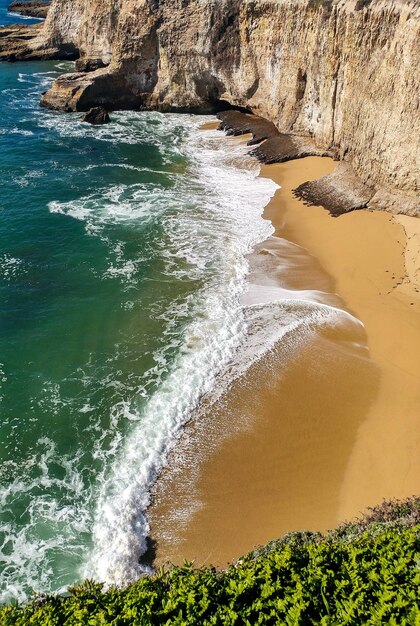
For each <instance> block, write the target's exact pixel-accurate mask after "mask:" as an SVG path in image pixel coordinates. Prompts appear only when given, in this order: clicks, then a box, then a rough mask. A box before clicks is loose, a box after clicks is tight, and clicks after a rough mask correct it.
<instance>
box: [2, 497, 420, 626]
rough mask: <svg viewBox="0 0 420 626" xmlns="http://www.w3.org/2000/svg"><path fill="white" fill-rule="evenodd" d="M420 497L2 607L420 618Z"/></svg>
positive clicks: (230, 618)
mask: <svg viewBox="0 0 420 626" xmlns="http://www.w3.org/2000/svg"><path fill="white" fill-rule="evenodd" d="M419 506H420V499H419V498H412V499H410V500H408V501H406V502H405V503H384V505H382V506H381V507H378V508H377V509H373V511H371V512H370V513H369V514H368V515H367V516H366V517H364V518H363V519H361V520H358V521H357V522H355V523H352V524H346V525H344V526H341V527H339V528H338V529H336V530H335V531H332V532H331V533H329V534H328V535H326V536H321V535H320V534H317V533H293V534H290V535H287V536H286V537H284V538H283V539H281V540H279V541H277V542H272V543H270V544H268V545H267V546H265V547H263V548H260V549H258V550H255V551H253V552H251V553H250V554H248V555H247V556H245V557H244V558H242V559H240V560H239V561H238V562H237V563H236V564H234V565H232V566H230V567H229V569H228V570H226V571H217V570H216V569H214V568H201V569H194V567H193V565H192V564H190V563H186V564H185V565H184V566H182V567H174V568H171V569H169V570H160V571H158V572H157V574H156V575H155V576H148V577H144V578H141V579H140V580H139V581H137V582H136V583H134V584H132V585H130V586H129V587H126V588H123V589H118V588H111V589H108V590H104V589H103V587H102V585H101V584H97V583H93V582H91V581H86V582H85V583H84V584H82V585H80V586H77V587H74V588H72V589H70V593H69V595H68V596H66V597H62V596H52V597H39V598H36V599H35V600H34V601H33V602H32V603H30V604H27V605H23V606H8V607H4V608H3V609H1V610H0V623H1V624H2V625H5V626H6V625H12V624H13V625H22V626H23V625H25V626H27V625H30V624H36V625H37V626H47V625H48V626H56V625H57V626H58V625H60V626H76V625H77V626H79V625H84V624H86V625H90V626H94V625H103V624H112V625H114V626H126V625H127V626H128V625H136V626H137V625H138V626H146V625H151V624H156V625H162V624H163V625H165V624H177V625H184V624H185V625H187V624H191V625H201V624H203V625H204V624H206V625H207V624H209V625H210V624H214V625H219V624H220V625H231V624H232V625H233V624H237V625H239V624H241V625H242V624H243V625H247V626H254V625H257V624H284V625H286V626H295V625H302V626H303V625H310V624H321V625H324V626H327V625H331V626H332V625H337V624H352V625H353V624H369V625H370V624H371V625H378V626H380V625H381V626H382V625H384V624H390V625H395V626H404V625H410V626H416V625H418V624H420V608H419V604H418V591H419V584H420V550H419V544H420V542H419V536H420V524H419Z"/></svg>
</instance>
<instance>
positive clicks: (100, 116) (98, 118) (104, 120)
mask: <svg viewBox="0 0 420 626" xmlns="http://www.w3.org/2000/svg"><path fill="white" fill-rule="evenodd" d="M110 121H111V119H110V117H109V113H108V111H107V110H106V109H104V107H93V109H89V111H88V112H87V113H85V115H84V116H83V117H82V122H87V123H88V124H93V125H95V126H97V125H99V124H109V122H110Z"/></svg>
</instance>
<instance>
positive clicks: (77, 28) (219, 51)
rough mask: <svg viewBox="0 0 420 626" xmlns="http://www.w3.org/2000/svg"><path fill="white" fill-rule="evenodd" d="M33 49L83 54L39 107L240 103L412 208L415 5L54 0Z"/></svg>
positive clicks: (419, 178) (379, 201) (418, 110)
mask: <svg viewBox="0 0 420 626" xmlns="http://www.w3.org/2000/svg"><path fill="white" fill-rule="evenodd" d="M31 46H32V47H33V48H36V49H37V50H42V49H58V50H62V51H63V52H65V53H67V55H68V52H69V50H76V51H77V54H78V55H79V57H80V58H79V60H78V61H77V63H76V69H77V70H78V71H77V72H76V73H73V74H66V75H63V76H61V77H60V78H59V79H58V80H57V81H56V82H55V83H54V85H53V87H52V88H51V89H50V90H49V91H48V92H47V93H46V94H45V96H44V97H43V104H44V105H45V106H48V107H52V108H58V109H64V110H71V111H85V110H87V109H89V108H90V107H92V106H97V105H103V106H105V107H107V108H109V109H121V108H135V109H138V108H157V109H159V110H162V111H169V110H172V111H173V110H175V111H186V110H188V111H196V112H208V111H214V110H217V109H223V108H224V107H225V108H226V106H227V105H233V106H235V107H244V108H246V109H247V110H248V111H250V112H252V113H254V114H257V115H259V116H261V117H264V118H266V119H267V120H270V121H272V122H273V123H274V124H275V126H276V127H277V129H278V130H279V131H280V132H281V133H285V134H288V135H291V136H292V137H301V138H305V140H311V141H312V142H313V144H314V146H315V147H316V148H317V149H318V150H321V151H325V152H331V153H333V154H334V155H335V156H336V157H337V158H338V159H340V160H342V161H345V162H346V168H347V169H349V170H352V171H351V172H350V174H349V175H351V176H353V175H354V173H355V174H356V175H357V177H358V178H359V179H360V180H361V181H362V183H363V184H364V186H365V190H366V194H367V196H366V197H368V203H367V204H368V205H369V206H370V207H372V208H382V209H387V210H391V211H395V212H404V213H407V214H411V215H416V214H420V199H419V192H420V164H419V159H420V157H419V152H420V151H419V137H420V73H419V71H418V67H419V65H420V0H91V1H90V2H89V3H87V2H85V0H53V2H52V5H51V8H50V11H49V14H48V18H47V20H46V22H45V25H44V28H43V30H42V32H41V34H40V35H38V36H37V37H36V38H35V39H34V40H33V41H32V43H31ZM338 183H339V181H338Z"/></svg>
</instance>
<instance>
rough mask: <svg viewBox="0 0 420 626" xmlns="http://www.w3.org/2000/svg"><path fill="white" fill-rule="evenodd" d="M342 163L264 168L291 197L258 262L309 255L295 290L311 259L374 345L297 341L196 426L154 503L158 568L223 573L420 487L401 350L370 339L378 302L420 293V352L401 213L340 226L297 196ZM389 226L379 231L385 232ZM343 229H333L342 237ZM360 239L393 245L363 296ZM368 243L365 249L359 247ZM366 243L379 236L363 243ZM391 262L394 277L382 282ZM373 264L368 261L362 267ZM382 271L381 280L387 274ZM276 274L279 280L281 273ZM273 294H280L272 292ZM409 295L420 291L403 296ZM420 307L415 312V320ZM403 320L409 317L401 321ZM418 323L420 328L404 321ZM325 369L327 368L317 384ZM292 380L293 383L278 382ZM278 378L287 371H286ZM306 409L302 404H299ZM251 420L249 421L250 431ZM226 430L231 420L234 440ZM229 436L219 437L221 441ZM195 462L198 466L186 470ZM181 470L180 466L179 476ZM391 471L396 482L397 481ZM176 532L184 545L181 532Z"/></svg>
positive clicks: (340, 333)
mask: <svg viewBox="0 0 420 626" xmlns="http://www.w3.org/2000/svg"><path fill="white" fill-rule="evenodd" d="M243 139H244V137H242V138H241V140H243ZM334 168H335V163H333V162H332V161H331V160H330V159H323V158H320V157H308V158H305V159H300V160H299V161H290V162H288V163H284V164H278V165H277V164H276V165H266V166H263V167H262V170H261V173H260V176H265V177H268V178H272V179H273V180H274V181H275V182H277V183H278V184H281V185H282V188H281V189H280V190H278V191H277V193H276V194H275V196H274V198H273V199H272V200H271V202H270V203H269V205H268V206H267V207H266V208H265V211H264V217H265V218H267V219H270V220H271V222H272V223H273V225H274V227H275V229H276V233H275V235H274V237H271V238H270V239H269V240H267V241H265V242H264V243H263V244H261V245H260V246H258V247H257V250H256V251H255V253H254V254H253V255H252V256H253V257H254V261H255V259H256V258H258V255H259V253H261V252H262V254H263V255H266V256H267V254H268V255H273V253H274V256H275V248H276V244H277V243H278V237H279V236H280V237H284V238H285V239H286V240H288V242H289V243H292V244H297V245H298V246H301V247H302V248H303V249H306V251H308V252H309V253H310V254H308V257H307V258H306V267H305V271H304V274H305V276H304V277H303V276H302V267H299V268H297V270H296V272H295V273H294V275H293V276H289V278H288V283H289V284H288V285H287V287H288V288H291V289H292V290H293V289H296V290H299V288H302V286H303V283H304V288H305V289H308V283H307V281H308V270H309V268H308V265H307V263H308V259H311V262H310V263H309V265H310V266H311V267H310V271H309V278H310V279H311V278H314V279H315V276H316V279H315V283H314V285H317V284H318V286H319V287H320V289H321V291H322V290H324V291H325V288H326V289H327V291H329V292H330V294H331V295H333V294H334V292H338V293H339V295H340V296H341V297H342V298H343V299H344V302H345V304H342V305H339V307H338V308H343V309H344V310H346V309H347V310H348V311H349V312H350V313H353V314H355V315H356V316H357V317H359V318H361V320H362V322H363V323H365V320H364V317H365V313H369V314H370V315H368V322H367V324H365V327H366V331H367V338H366V337H363V336H361V335H360V334H359V335H358V336H357V334H358V333H357V332H356V335H355V334H354V332H355V329H354V328H353V329H352V330H349V328H345V329H343V328H341V329H340V328H339V329H333V328H330V329H328V330H327V331H326V332H320V333H315V335H314V336H312V337H311V338H310V339H309V340H308V339H307V341H306V343H305V341H303V343H301V345H298V346H296V345H295V346H294V347H293V346H292V347H289V348H290V349H288V347H287V339H286V341H283V343H282V342H280V343H279V344H278V349H277V350H273V351H272V352H271V353H270V354H268V355H266V356H265V357H264V358H263V359H261V362H260V363H259V364H258V366H256V367H253V368H252V371H251V372H248V373H247V375H246V376H244V378H243V380H242V381H241V383H239V384H238V385H233V390H232V389H231V390H230V392H229V393H228V394H226V397H225V398H224V400H223V402H222V403H221V405H220V406H219V407H217V410H216V411H214V407H213V409H212V411H210V413H211V412H212V415H211V418H210V416H209V415H206V411H204V416H203V415H202V414H200V423H194V424H192V425H189V426H188V427H187V429H186V430H187V432H186V434H185V436H184V437H181V442H180V443H179V446H180V448H179V449H178V450H177V452H176V453H175V454H174V457H176V461H175V460H174V457H172V458H171V461H170V468H169V469H167V470H165V471H164V473H163V475H162V477H161V478H159V479H158V483H157V485H156V488H155V490H154V499H155V503H154V504H153V505H152V507H151V510H150V514H151V524H152V537H153V539H154V540H155V541H156V542H157V558H156V562H157V564H158V565H160V564H162V563H163V562H165V561H167V560H169V561H171V562H174V563H179V562H182V560H183V559H184V558H188V559H196V560H197V563H198V564H199V565H201V564H202V563H212V564H215V565H221V566H223V565H226V563H227V562H228V561H231V560H232V559H235V558H237V557H239V556H240V555H241V554H243V553H245V552H247V551H248V550H250V549H251V548H252V547H253V546H254V545H256V544H262V543H265V542H266V541H268V540H270V539H273V538H276V537H278V536H280V535H282V534H284V533H285V532H289V531H295V530H301V529H303V528H305V529H310V530H320V531H325V530H327V528H331V527H333V526H334V525H336V524H337V523H339V522H342V521H344V520H345V519H348V518H350V517H354V515H357V513H358V512H359V511H361V510H362V509H364V508H366V506H370V505H374V504H375V503H377V502H378V501H380V500H381V498H384V497H404V496H408V495H412V493H414V492H415V491H416V486H415V476H416V468H415V458H414V450H413V447H412V440H413V436H414V432H413V428H415V426H416V424H415V421H416V420H415V419H414V418H415V415H413V414H412V413H410V415H408V416H407V420H408V422H409V423H410V426H411V428H409V429H407V423H406V424H403V426H402V427H401V428H400V429H398V428H397V426H396V424H395V422H394V423H392V420H390V415H389V413H390V411H392V408H391V407H392V404H391V405H390V404H389V397H388V396H389V394H386V393H385V396H384V389H385V390H386V389H389V388H393V387H394V385H393V373H392V372H390V371H389V368H387V366H386V361H387V359H389V354H388V356H383V358H382V359H381V358H380V357H381V350H380V348H379V346H377V344H378V343H379V344H380V343H381V332H379V333H376V335H375V333H373V336H372V332H371V326H372V315H373V322H374V320H375V315H378V307H380V306H382V305H383V303H382V301H381V298H383V297H385V298H387V297H388V298H389V299H391V301H392V303H394V300H395V298H396V297H397V299H401V298H403V300H404V298H407V297H408V298H410V299H411V298H413V297H415V298H416V299H417V302H416V303H415V305H411V304H408V303H407V302H406V301H404V302H401V305H402V307H403V311H404V313H401V314H402V316H403V318H404V328H405V329H406V340H407V342H408V343H410V342H411V344H412V345H419V344H418V343H417V344H416V343H415V342H416V337H417V333H416V331H415V328H416V324H415V321H414V320H415V319H417V321H419V317H417V316H418V315H419V313H420V301H419V294H418V292H416V291H415V289H416V287H413V288H412V289H411V288H409V285H410V283H409V282H407V280H404V275H405V274H404V267H403V266H405V262H404V263H403V261H402V259H403V257H402V247H403V244H401V243H400V241H401V238H402V237H403V236H404V230H403V228H402V226H400V225H399V224H397V223H396V222H395V223H394V221H393V219H394V218H392V216H390V215H389V214H385V213H380V212H374V213H373V212H370V211H359V212H354V213H350V214H348V215H344V216H342V217H341V218H339V220H336V219H334V218H331V216H329V215H328V213H327V212H326V211H325V209H323V208H321V207H308V206H304V204H303V203H302V202H301V201H300V200H298V199H297V198H296V197H295V196H294V195H293V192H292V190H293V189H294V188H295V187H296V186H297V185H298V184H301V183H302V182H304V181H306V180H308V179H309V178H310V179H316V178H319V176H323V175H327V174H329V173H331V172H332V171H333V169H334ZM308 172H310V177H309V176H308ZM286 179H287V180H286ZM352 216H355V217H352ZM365 216H368V217H365ZM349 219H350V221H351V222H354V224H350V230H349V224H348V223H347V224H343V222H342V221H341V220H349ZM397 219H398V218H397ZM405 220H406V221H407V222H406V224H405V228H406V229H407V231H408V232H410V228H411V230H413V229H414V231H415V233H418V232H420V231H416V228H415V227H416V226H417V222H416V218H404V221H405ZM413 220H414V222H416V223H415V224H414V222H413ZM306 222H308V223H306ZM376 222H378V224H377V223H376ZM332 224H334V226H332ZM378 226H379V233H378V234H375V230H376V229H377V228H378ZM330 228H333V229H334V232H333V233H331V232H330V231H329V229H330ZM343 234H344V236H345V238H346V240H347V242H348V245H347V248H345V251H344V250H342V251H341V259H340V258H339V261H338V263H337V254H338V256H339V257H340V247H341V245H342V239H341V238H342V235H343ZM336 235H340V237H339V239H338V241H337V242H336V244H335V245H333V246H331V245H330V247H328V240H329V239H331V237H335V236H336ZM356 235H358V236H359V237H360V236H363V237H364V239H366V237H368V238H369V237H373V238H374V239H375V237H376V239H380V238H381V236H382V235H384V236H385V245H383V243H384V242H383V241H382V245H381V246H379V247H373V249H372V254H373V255H374V254H375V252H376V251H377V250H380V252H381V254H380V259H378V260H377V263H376V264H375V263H373V265H372V267H368V266H366V268H365V269H366V270H367V271H366V275H365V276H363V277H362V279H361V281H359V282H360V283H361V284H360V285H359V287H360V289H359V291H360V293H358V288H357V282H358V279H357V277H354V276H353V277H350V279H349V276H348V275H347V274H348V271H349V269H351V265H352V264H353V263H354V261H355V258H353V259H352V256H351V255H352V250H351V248H352V244H354V239H353V237H354V236H356ZM415 237H416V235H415V234H414V235H413V233H411V241H412V244H411V245H412V248H413V249H412V250H411V255H410V259H411V266H410V267H411V276H413V275H416V274H415V268H414V269H413V267H412V265H413V264H414V265H415V263H416V250H415V245H413V242H415V241H416V239H415ZM376 239H375V240H376ZM349 240H350V241H349ZM356 240H357V237H356ZM330 243H331V242H330ZM362 243H363V242H361V241H360V242H359V245H362ZM365 246H366V241H364V243H363V246H362V247H365ZM270 247H271V250H270ZM323 247H324V251H322V248H323ZM367 247H368V248H369V246H367ZM302 248H301V249H302ZM259 249H260V250H259ZM356 251H359V248H358V247H357V246H356V248H355V249H354V250H353V256H354V253H356ZM311 255H312V256H311ZM346 255H347V257H348V258H347V263H346ZM260 256H261V255H260ZM356 256H357V254H356ZM370 261H372V259H370ZM251 262H252V261H251ZM383 262H386V263H387V264H388V265H389V266H390V267H391V270H388V272H382V273H381V272H380V270H381V264H382V263H383ZM257 265H258V264H257ZM263 265H264V263H263ZM362 266H363V263H362V265H361V266H360V268H359V269H360V270H361V269H362ZM254 267H255V263H254ZM274 268H275V266H273V268H272V269H274ZM370 270H372V271H371V272H370ZM265 271H266V268H264V269H263V272H260V278H261V277H262V276H263V274H264V272H265ZM372 272H373V275H371V274H372ZM393 272H394V273H393ZM413 272H414V273H413ZM311 273H312V276H311ZM257 274H258V270H257ZM378 274H381V276H380V279H379V278H378ZM388 274H389V275H388ZM274 275H275V272H274V273H273V276H272V277H274ZM277 278H278V277H277ZM277 278H275V280H277ZM374 278H377V279H378V280H379V282H378V283H377V284H376V283H373V284H374V285H375V288H376V287H377V286H378V285H379V284H380V285H381V292H380V293H378V294H377V293H376V291H375V288H372V291H373V293H369V288H370V286H371V285H372V280H373V279H374ZM251 280H252V270H251ZM302 280H303V282H302ZM305 280H306V282H305ZM346 281H347V283H346ZM257 282H258V278H257ZM260 282H261V281H260ZM265 282H266V281H265ZM400 283H401V285H400ZM260 287H261V285H260ZM266 288H267V285H265V286H264V287H263V289H266ZM403 289H404V290H405V292H404V293H406V292H407V293H409V294H410V295H409V296H406V295H404V293H403ZM407 289H408V291H407ZM395 290H397V291H395ZM352 291H353V292H354V293H353V292H352ZM382 291H383V292H384V293H382ZM395 293H396V294H397V296H396V295H395ZM356 295H359V296H360V297H361V298H362V302H363V298H366V302H367V309H366V310H365V309H364V308H363V306H360V297H359V298H357V297H356ZM378 298H379V300H378ZM372 299H373V300H374V302H372ZM416 305H417V306H416ZM407 307H413V308H412V309H411V310H410V309H409V310H408V312H407ZM399 314H400V310H399V309H398V310H397V312H396V313H395V315H396V318H395V319H397V318H398V315H399ZM407 314H408V316H409V318H410V319H409V320H406V319H405V318H406V316H407ZM412 316H414V319H412ZM391 317H392V315H391ZM394 317H395V316H394ZM394 317H392V320H393V321H395V319H394ZM389 323H391V322H389ZM413 323H414V327H413V329H412V330H413V333H414V336H413V333H411V334H410V330H407V324H408V329H410V328H411V325H412V324H413ZM418 326H419V325H418ZM382 331H385V328H382ZM362 334H363V333H362ZM378 335H379V336H378ZM389 337H392V334H389V328H388V329H387V332H386V333H385V335H383V336H382V339H384V338H385V339H386V338H389ZM419 337H420V335H419ZM365 342H367V344H369V349H370V352H371V356H370V358H369V356H368V354H367V346H366V345H363V344H364V343H365ZM391 351H392V349H391ZM412 352H413V351H411V353H410V358H414V361H413V367H414V369H416V367H417V365H416V364H417V361H416V357H415V355H413V354H412ZM291 353H292V355H293V356H292V358H291V357H290V354H291ZM285 355H287V358H286V359H285ZM287 359H289V364H288V366H287V367H286V370H282V369H281V368H282V367H284V361H285V360H287ZM279 365H280V367H279ZM419 365H420V363H419ZM396 367H398V365H396ZM392 369H393V368H392V367H391V370H392ZM314 370H317V373H316V375H315V376H314V374H313V371H314ZM280 371H281V372H282V376H279V375H278V374H279V372H280ZM417 371H420V368H419V369H418V370H417ZM273 372H277V374H276V375H274V376H273ZM308 372H309V375H308ZM310 372H312V373H310ZM397 378H398V382H397V389H398V385H400V386H402V387H403V388H404V382H406V381H404V380H402V379H401V377H397ZM402 378H403V379H404V375H402ZM417 380H418V377H417ZM235 387H236V388H235ZM409 387H410V385H409ZM273 390H275V391H274V392H273ZM286 390H287V393H284V392H285V391H286ZM305 393H306V394H307V395H308V394H309V397H311V398H312V400H311V402H312V406H311V407H310V403H308V402H306V404H305V402H304V401H303V402H302V400H301V398H302V394H303V396H304V395H305ZM415 395H416V392H415V390H414V389H413V386H411V387H410V391H409V393H408V396H410V398H411V400H410V399H407V402H408V403H410V401H411V402H412V404H413V407H415V406H420V402H419V403H416V398H415ZM287 396H290V397H289V399H287ZM400 400H401V399H400V398H398V402H397V403H396V404H397V405H398V406H400ZM293 403H295V404H296V405H300V406H297V407H296V406H293ZM250 407H251V409H250ZM384 407H387V408H388V414H387V418H386V419H385V422H384V423H385V428H384V429H383V430H384V431H385V432H384V433H382V435H383V436H382V437H381V436H380V435H381V428H380V426H381V424H380V414H381V413H382V412H383V410H384ZM241 411H242V414H243V413H244V411H245V412H247V413H249V415H247V418H246V419H245V420H242V423H239V422H240V420H238V416H239V415H240V414H241ZM400 412H403V409H401V410H400ZM414 412H415V410H414ZM227 415H228V416H229V417H228V418H227V419H226V416H227ZM285 416H286V417H285ZM277 418H278V419H277ZM338 418H339V419H338ZM378 419H379V424H378ZM226 421H229V422H230V423H231V427H230V432H229V428H226ZM206 429H207V433H206ZM220 429H222V430H220ZM405 429H407V430H408V431H409V432H408V438H407V437H406V436H404V430H405ZM223 431H226V432H223ZM217 438H218V442H216V441H215V439H217ZM395 438H397V440H398V441H399V442H400V448H399V449H400V454H399V455H396V456H399V457H400V458H398V459H397V458H395V457H394V459H393V461H392V462H390V461H389V459H387V458H386V456H387V455H381V454H380V447H381V446H383V445H385V444H387V449H388V450H389V452H392V446H391V447H390V445H389V444H391V443H392V442H393V441H395ZM273 442H274V443H273ZM279 449H280V450H279ZM314 449H316V450H317V459H316V462H315V463H314V464H311V462H308V459H310V455H311V451H312V454H313V450H314ZM372 454H373V455H374V458H373V463H372ZM183 457H184V459H185V457H187V461H186V462H185V460H182V459H183ZM403 457H405V458H403ZM380 462H382V465H383V467H381V463H380ZM410 463H411V469H409V470H408V474H407V465H408V466H409V465H410ZM176 464H178V467H177V468H175V467H174V466H175V465H176ZM390 468H392V469H390ZM387 470H388V471H387ZM382 473H383V474H384V479H383V480H382V481H380V480H378V476H380V475H381V474H382ZM392 473H394V476H393V480H390V478H391V477H392V476H391V475H392ZM197 474H198V476H197ZM402 476H405V482H404V481H402V480H401V478H402ZM385 477H386V478H385ZM363 478H365V480H363ZM385 484H386V488H385V486H384V485H385ZM262 520H263V521H262ZM174 528H176V531H175V535H176V536H175V537H172V536H171V533H173V532H174Z"/></svg>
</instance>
